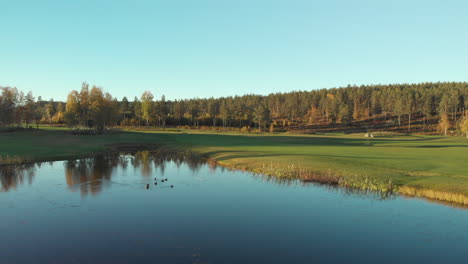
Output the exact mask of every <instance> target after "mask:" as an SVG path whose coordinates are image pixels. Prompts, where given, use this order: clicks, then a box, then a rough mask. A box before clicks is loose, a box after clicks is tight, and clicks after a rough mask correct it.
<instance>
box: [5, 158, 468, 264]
mask: <svg viewBox="0 0 468 264" xmlns="http://www.w3.org/2000/svg"><path fill="white" fill-rule="evenodd" d="M155 178H156V179H157V180H155ZM166 178H167V181H164V182H163V181H162V180H163V179H166ZM0 181H1V185H0V219H1V224H0V235H1V239H0V263H137V262H139V263H463V264H466V263H468V210H466V209H463V208H456V207H450V206H446V205H442V204H437V203H431V202H428V201H425V200H421V199H410V198H404V197H400V196H396V197H390V198H389V199H381V197H380V196H379V195H373V194H364V193H356V192H349V191H346V190H344V189H336V188H332V187H329V186H323V185H317V184H312V183H303V182H300V181H282V182H281V181H275V180H274V179H269V178H267V177H265V176H260V175H254V174H251V173H246V172H239V171H229V170H225V169H223V168H221V167H216V166H214V165H209V164H204V163H203V162H201V161H198V160H191V159H187V158H179V157H173V158H171V157H164V158H163V157H159V156H153V155H151V154H150V153H149V152H139V153H137V154H135V155H106V156H98V157H96V158H93V159H82V160H73V161H57V162H52V163H42V164H35V165H27V166H26V165H25V166H21V167H3V168H2V169H1V171H0ZM155 182H157V185H155V184H154V183H155ZM146 184H149V189H146V188H145V187H146ZM171 185H173V187H172V188H171Z"/></svg>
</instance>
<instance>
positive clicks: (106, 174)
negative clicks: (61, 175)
mask: <svg viewBox="0 0 468 264" xmlns="http://www.w3.org/2000/svg"><path fill="white" fill-rule="evenodd" d="M171 161H172V162H174V163H175V164H176V165H177V167H179V166H180V165H181V164H182V163H185V164H187V166H189V167H190V169H192V170H198V169H199V168H200V166H201V165H202V164H204V163H205V160H204V159H203V158H202V157H199V156H197V155H193V154H192V153H188V152H182V153H180V152H167V151H164V152H163V151H138V152H135V153H120V154H119V153H114V154H105V155H97V156H96V157H93V158H87V159H79V160H70V161H66V162H65V177H66V182H67V185H68V186H69V187H70V189H71V190H72V191H76V190H80V192H81V194H82V195H83V196H87V195H89V194H91V195H96V194H98V193H99V192H101V191H102V189H103V188H105V187H106V186H107V185H109V184H110V180H111V178H112V175H113V173H114V170H116V169H118V168H121V169H126V168H127V167H128V165H129V164H130V165H131V166H132V167H134V168H135V169H139V170H140V172H141V175H142V176H143V177H145V178H149V177H151V176H152V174H153V171H154V170H157V169H159V170H160V173H161V175H164V170H165V166H166V162H171Z"/></svg>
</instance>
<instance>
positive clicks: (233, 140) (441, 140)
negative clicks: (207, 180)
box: [0, 128, 468, 198]
mask: <svg viewBox="0 0 468 264" xmlns="http://www.w3.org/2000/svg"><path fill="white" fill-rule="evenodd" d="M118 143H144V144H156V145H168V146H170V147H173V148H178V149H189V150H192V151H194V152H197V153H200V154H203V155H207V156H209V157H211V158H214V159H215V160H217V161H218V162H219V163H220V164H222V165H225V166H229V167H233V168H238V169H245V170H249V171H254V172H264V173H270V172H272V171H287V170H289V169H291V168H294V169H299V170H302V169H305V170H308V171H314V172H317V173H333V174H336V175H339V176H340V177H343V178H346V177H370V178H376V179H385V180H387V179H391V180H392V182H393V183H394V184H396V185H398V186H407V187H414V188H419V189H430V190H435V191H440V192H448V193H457V194H462V195H465V196H468V172H467V168H468V166H467V165H466V164H467V161H468V151H467V147H468V140H467V139H466V138H461V137H457V138H455V137H448V138H445V137H426V136H398V137H377V138H364V137H363V135H362V134H359V135H358V134H356V135H290V134H285V133H281V134H270V133H265V134H222V133H208V132H200V131H194V130H175V129H172V130H171V129H168V130H165V131H162V130H155V131H144V132H143V131H140V132H130V131H126V132H119V133H115V134H108V135H99V136H85V135H83V136H81V135H80V136H77V135H71V134H67V133H64V131H63V130H59V129H50V128H49V129H46V130H40V131H29V132H10V133H0V155H1V156H2V157H3V158H2V163H3V164H7V163H13V162H15V161H17V160H19V159H22V160H26V161H44V160H57V159H66V158H69V157H80V156H86V155H88V154H90V153H93V152H99V151H103V150H105V149H106V148H107V147H108V146H109V145H111V144H118ZM7 156H8V158H6V157H7ZM273 174H274V173H273ZM439 198H440V197H439Z"/></svg>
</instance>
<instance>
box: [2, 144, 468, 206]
mask: <svg viewBox="0 0 468 264" xmlns="http://www.w3.org/2000/svg"><path fill="white" fill-rule="evenodd" d="M168 162H173V163H174V164H175V165H176V166H177V167H180V166H181V165H182V164H185V165H186V166H187V167H189V168H190V169H191V170H192V171H198V170H200V168H201V167H202V166H203V165H208V168H209V169H210V171H212V172H214V171H215V170H219V171H220V172H221V173H222V172H224V171H225V170H233V169H229V168H225V167H218V166H217V165H216V163H215V162H212V161H210V160H206V159H204V158H202V157H200V156H199V155H195V154H193V153H191V152H168V151H164V150H159V151H138V152H132V153H108V154H102V155H96V156H95V157H92V158H84V159H78V160H68V161H64V162H63V164H64V168H65V180H66V184H67V186H68V188H69V190H71V191H73V192H75V191H79V192H80V193H81V195H82V196H88V195H93V196H94V195H97V194H99V193H100V192H101V191H102V190H103V189H104V188H106V187H107V186H110V185H111V180H112V177H113V175H115V174H116V173H115V171H116V170H119V169H121V170H126V169H127V168H128V167H130V168H133V169H135V170H138V171H139V172H140V174H141V176H143V177H144V178H151V176H152V175H153V174H154V173H157V172H159V174H161V176H164V172H165V170H166V165H167V164H168ZM48 163H49V164H50V165H52V164H53V162H48ZM42 164H44V163H35V164H23V165H16V166H2V167H0V192H8V191H11V190H15V189H17V188H18V187H19V186H21V185H24V184H32V183H33V180H34V177H35V174H36V169H37V168H40V167H41V165H42ZM249 174H250V175H251V176H252V177H254V178H256V179H257V180H258V181H260V182H269V183H274V184H276V185H282V186H293V185H301V186H309V185H320V186H322V187H323V188H327V189H329V190H333V191H336V192H339V193H342V194H343V195H345V196H348V197H355V198H364V199H374V200H388V199H390V200H391V199H395V198H396V197H397V195H395V194H392V193H381V192H374V191H363V190H357V189H350V188H343V187H339V186H337V185H328V184H321V183H314V182H308V181H307V182H306V181H300V180H295V179H289V178H278V177H274V176H268V175H263V174H255V173H249ZM430 201H431V202H437V203H441V204H444V205H448V206H452V207H458V208H464V209H467V208H468V207H467V206H466V205H461V204H454V203H448V202H444V201H439V200H430Z"/></svg>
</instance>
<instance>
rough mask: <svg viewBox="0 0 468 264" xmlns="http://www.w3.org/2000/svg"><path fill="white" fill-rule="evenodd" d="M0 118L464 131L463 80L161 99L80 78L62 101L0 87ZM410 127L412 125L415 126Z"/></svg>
mask: <svg viewBox="0 0 468 264" xmlns="http://www.w3.org/2000/svg"><path fill="white" fill-rule="evenodd" d="M0 89H1V95H0V125H2V126H11V125H23V124H24V125H26V126H29V125H30V124H32V123H35V124H40V123H48V124H65V125H68V126H70V127H89V128H93V129H96V130H99V131H102V130H104V128H106V127H112V126H136V127H138V126H160V127H166V126H190V127H207V126H209V127H213V128H220V129H225V128H239V129H244V130H251V129H257V130H265V129H267V128H268V127H270V129H275V128H281V129H307V128H312V129H313V128H335V127H340V128H346V127H357V128H363V127H371V128H374V127H375V128H378V127H386V128H394V129H398V130H403V131H408V132H412V131H415V130H416V131H424V132H434V131H439V132H441V133H443V134H445V135H447V134H448V133H449V132H459V133H464V134H466V135H467V136H468V83H466V82H438V83H419V84H389V85H361V86H351V85H349V86H347V87H341V88H332V89H320V90H313V91H295V92H288V93H273V94H269V95H266V96H261V95H253V94H248V95H243V96H229V97H222V98H195V99H185V100H166V99H165V97H164V95H161V96H160V97H159V98H155V96H154V94H153V93H152V92H150V91H146V92H144V93H143V94H142V95H141V96H140V97H135V98H133V99H132V100H129V99H128V98H127V97H124V98H122V99H121V100H118V99H117V98H115V97H113V96H112V95H111V94H110V93H108V92H104V91H103V89H102V88H100V87H96V86H92V87H90V85H89V84H87V83H83V84H82V86H81V89H80V90H79V91H78V90H73V91H71V92H70V93H69V94H68V97H67V101H66V102H54V101H53V100H52V99H51V100H50V101H44V100H42V99H41V98H40V97H38V98H37V100H35V98H34V97H33V95H32V93H30V92H29V93H27V94H24V93H23V92H20V91H18V90H17V89H16V88H11V87H0ZM415 127H416V128H415Z"/></svg>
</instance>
